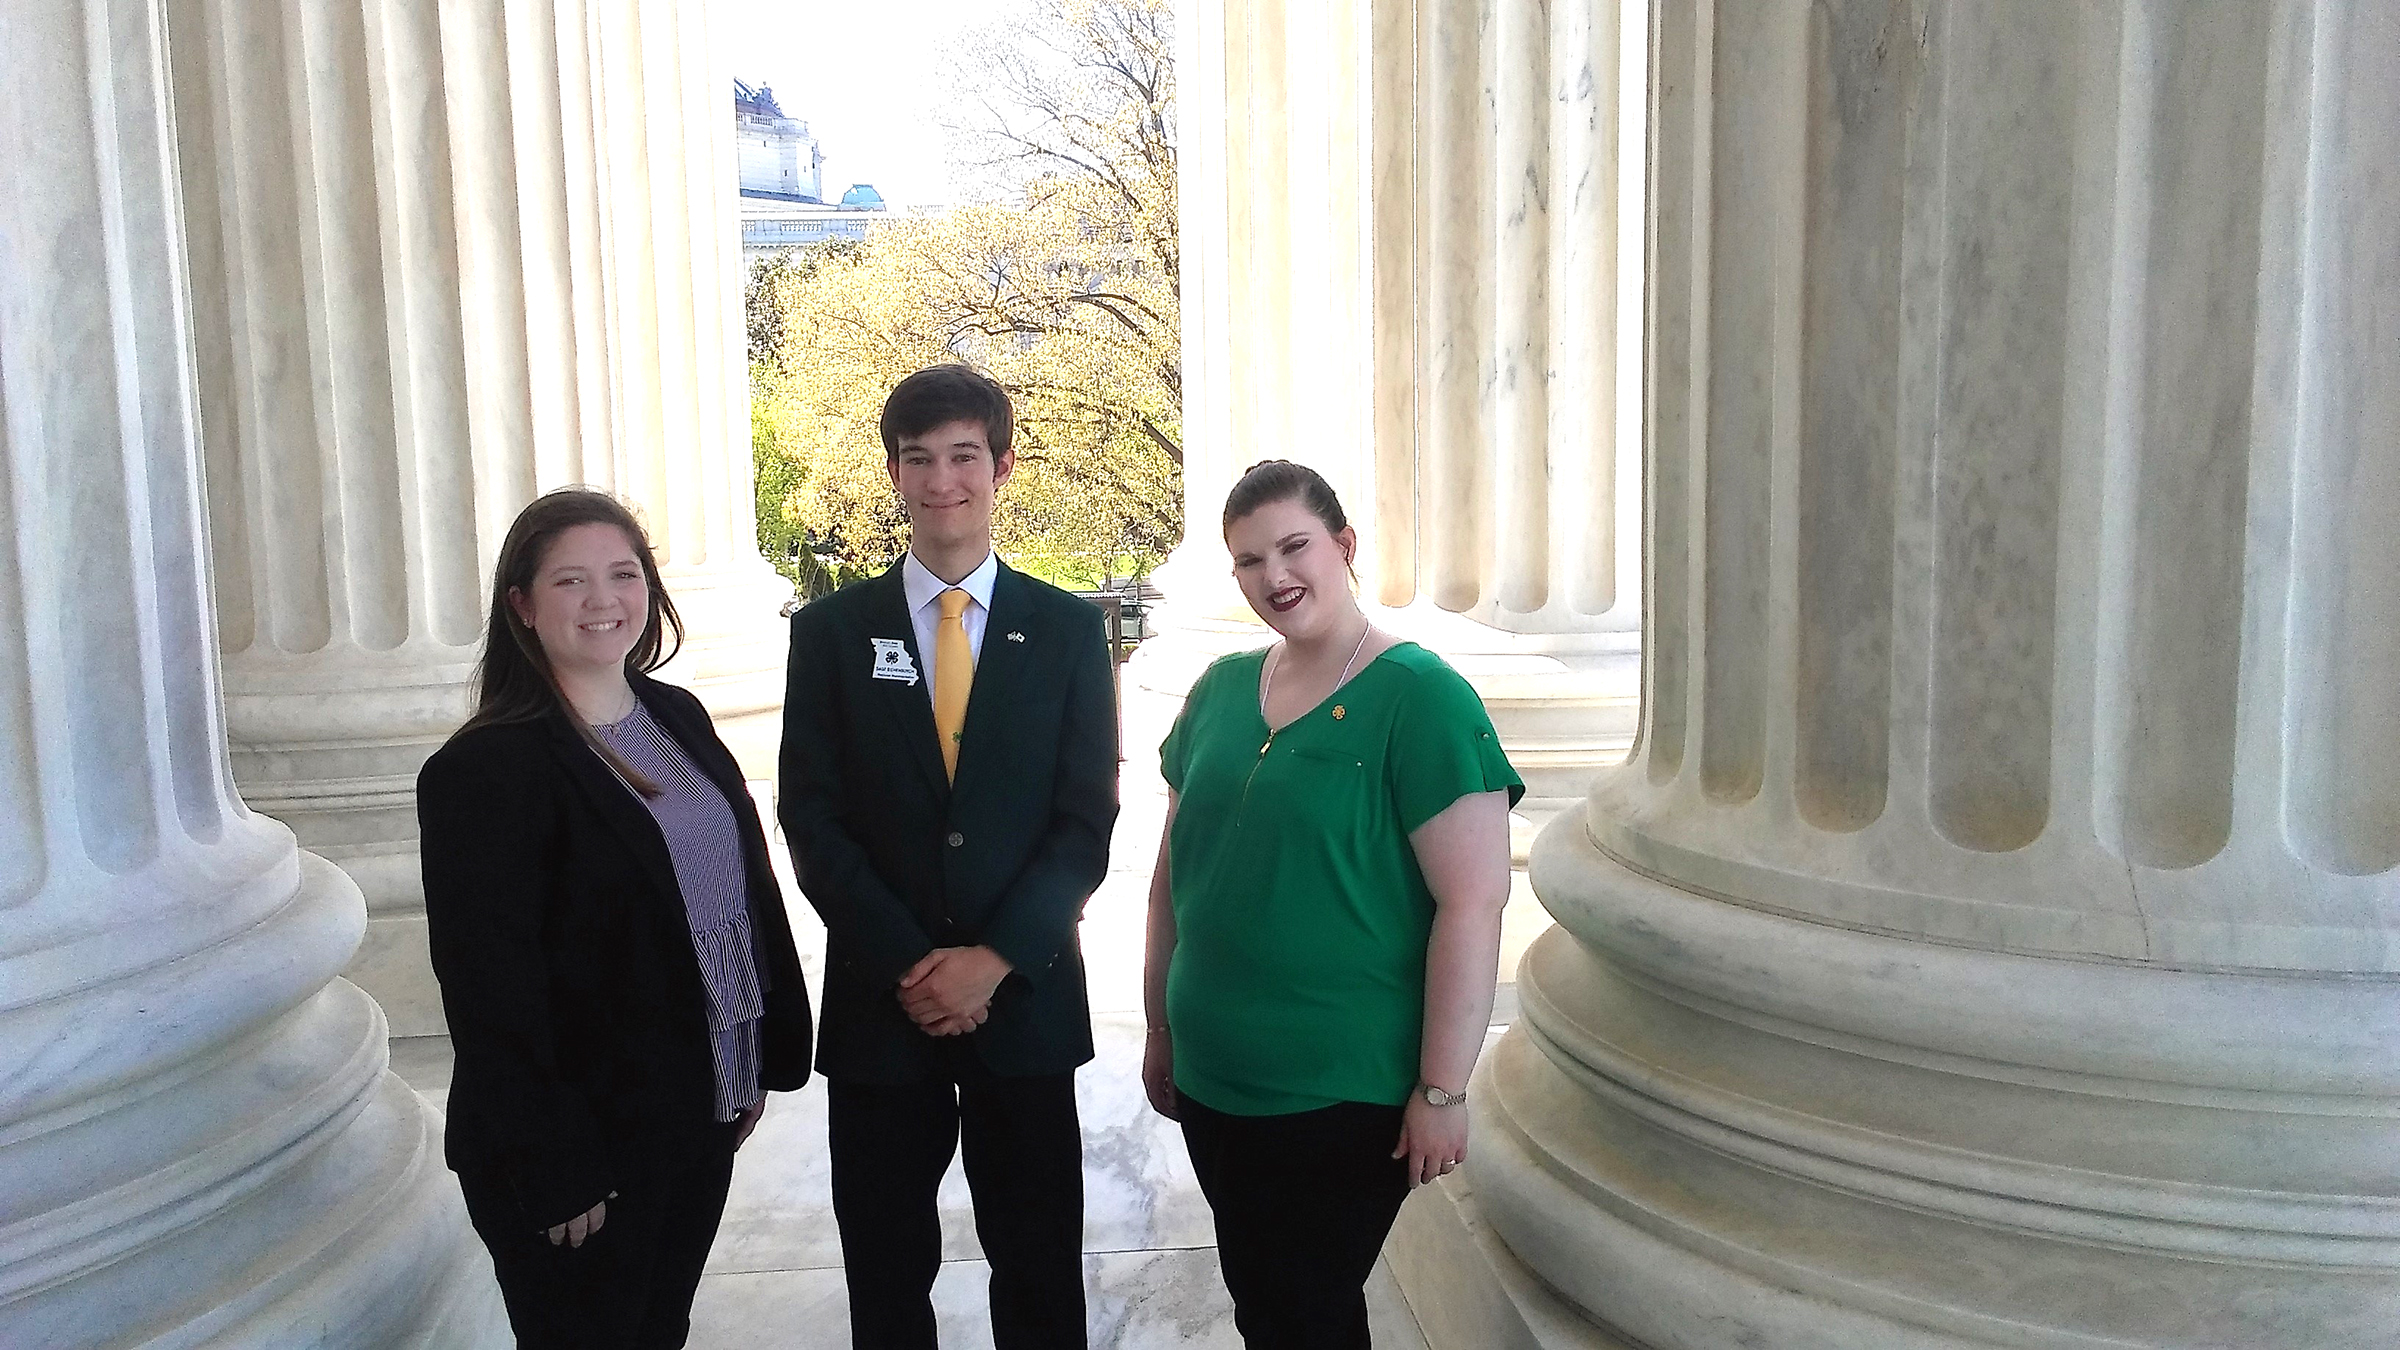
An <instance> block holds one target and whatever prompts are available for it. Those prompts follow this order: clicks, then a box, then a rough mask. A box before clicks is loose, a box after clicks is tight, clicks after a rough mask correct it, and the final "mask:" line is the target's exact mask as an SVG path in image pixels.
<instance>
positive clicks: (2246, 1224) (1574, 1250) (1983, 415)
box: [1392, 0, 2400, 1350]
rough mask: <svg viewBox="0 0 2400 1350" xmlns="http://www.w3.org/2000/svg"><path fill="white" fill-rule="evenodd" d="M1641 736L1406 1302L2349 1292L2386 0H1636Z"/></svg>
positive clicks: (2373, 1101) (2381, 697)
mask: <svg viewBox="0 0 2400 1350" xmlns="http://www.w3.org/2000/svg"><path fill="white" fill-rule="evenodd" d="M1658 19H1659V27H1658V30H1657V32H1656V33H1655V34H1654V45H1653V49H1652V50H1653V57H1652V59H1653V70H1652V94H1653V97H1654V99H1655V114H1656V117H1655V122H1654V126H1655V132H1654V137H1653V142H1652V144H1653V152H1652V157H1651V162H1652V166H1653V175H1654V176H1653V179H1652V182H1653V192H1654V197H1653V202H1654V206H1653V210H1654V216H1653V220H1652V224H1651V230H1652V238H1651V255H1650V256H1651V267H1652V279H1651V280H1652V284H1651V295H1652V297H1653V303H1652V326H1651V344H1652V345H1651V347H1650V349H1649V352H1648V368H1649V372H1650V389H1649V398H1650V409H1649V418H1648V427H1649V436H1650V445H1649V454H1650V461H1649V463H1650V470H1651V475H1650V486H1651V494H1650V501H1649V508H1648V521H1647V536H1648V562H1649V575H1650V586H1651V594H1650V597H1649V632H1648V634H1647V650H1648V653H1649V657H1650V661H1649V670H1648V676H1647V683H1646V688H1645V695H1646V697H1645V705H1644V707H1645V710H1644V713H1643V717H1642V729H1641V741H1640V745H1639V748H1638V749H1637V751H1636V753H1635V754H1634V756H1633V758H1632V760H1631V761H1630V762H1629V763H1628V764H1627V765H1625V766H1624V767H1623V768H1622V769H1619V770H1616V771H1614V772H1612V773H1610V774H1608V775H1606V776H1604V777H1603V778H1602V780H1601V781H1600V782H1599V783H1598V784H1597V785H1596V786H1595V787H1594V789H1593V791H1592V794H1591V798H1590V801H1589V803H1588V805H1587V809H1586V810H1585V811H1584V812H1583V813H1582V814H1580V815H1570V816H1562V817H1561V818H1560V819H1559V820H1557V821H1556V822H1555V823H1554V824H1553V825H1552V826H1551V827H1550V828H1549V829H1548V830H1547V831H1545V832H1544V834H1543V835H1542V837H1541V839H1540V841H1539V844H1538V845H1537V847H1536V850H1535V854H1534V859H1533V878H1534V884H1535V886H1536V888H1537V890H1538V891H1539V892H1540V894H1541V896H1542V898H1543V900H1544V901H1545V902H1546V903H1547V904H1548V905H1549V907H1550V908H1551V909H1552V910H1553V911H1554V912H1555V913H1556V914H1557V916H1558V918H1559V922H1560V927H1559V928H1557V929H1555V930H1553V931H1552V932H1551V933H1550V934H1549V935H1548V936H1546V937H1545V938H1543V939H1542V940H1541V941H1540V942H1539V943H1537V944H1536V946H1535V947H1534V949H1533V951H1532V952H1531V953H1530V955H1529V956H1528V957H1527V959H1526V961H1525V964H1524V966H1523V968H1522V970H1521V973H1520V977H1519V989H1520V992H1521V995H1522V999H1523V1017H1522V1020H1521V1021H1520V1022H1519V1023H1518V1025H1517V1026H1516V1027H1515V1028H1514V1029H1513V1030H1512V1031H1511V1032H1510V1033H1509V1034H1508V1036H1507V1037H1506V1038H1505V1039H1504V1040H1503V1041H1502V1042H1501V1043H1500V1044H1499V1045H1498V1046H1497V1047H1496V1048H1495V1050H1494V1052H1493V1053H1492V1054H1491V1055H1490V1056H1489V1057H1488V1060H1487V1063H1486V1065H1485V1067H1484V1069H1483V1070H1482V1071H1481V1073H1480V1074H1479V1075H1478V1079H1477V1082H1476V1084H1475V1089H1474V1095H1475V1097H1476V1100H1477V1102H1478V1104H1479V1105H1478V1108H1477V1117H1476V1130H1477V1140H1476V1145H1475V1150H1476V1151H1475V1154H1474V1156H1473V1157H1472V1159H1471V1160H1470V1162H1469V1164H1468V1167H1467V1168H1466V1169H1465V1171H1464V1173H1463V1174H1462V1176H1461V1178H1459V1179H1458V1180H1456V1181H1455V1182H1454V1183H1452V1184H1445V1185H1444V1186H1441V1187H1438V1188H1435V1189H1433V1190H1431V1191H1429V1192H1428V1193H1426V1195H1425V1196H1423V1197H1422V1198H1420V1199H1419V1200H1418V1201H1417V1202H1415V1203H1413V1204H1412V1205H1411V1206H1410V1207H1409V1210H1408V1211H1407V1213H1406V1215H1405V1216H1404V1218H1403V1220H1402V1225H1401V1230H1400V1233H1399V1235H1398V1236H1397V1237H1396V1238H1395V1241H1394V1244H1393V1247H1392V1253H1393V1257H1394V1261H1395V1264H1396V1265H1397V1266H1399V1267H1400V1269H1401V1275H1402V1278H1403V1282H1404V1284H1405V1285H1407V1286H1408V1287H1409V1290H1410V1293H1411V1301H1412V1304H1413V1305H1414V1306H1415V1307H1416V1308H1417V1309H1418V1310H1419V1311H1420V1312H1421V1313H1423V1312H1426V1311H1427V1310H1428V1309H1432V1310H1434V1312H1433V1315H1432V1316H1429V1317H1428V1318H1427V1322H1428V1329H1429V1331H1430V1332H1431V1333H1432V1336H1431V1339H1432V1340H1433V1343H1434V1344H1436V1345H1437V1346H1443V1345H1450V1346H1466V1345H1473V1346H1478V1347H1489V1346H1534V1345H1539V1346H1610V1347H1615V1346H1632V1345H1641V1346H1649V1347H1656V1348H1657V1350H1701V1348H1702V1347H1708V1348H1711V1350H1713V1348H1715V1347H1734V1346H1757V1345H1772V1346H1777V1347H1787V1348H1804V1347H1828V1348H1829V1350H1830V1348H1831V1347H1844V1348H1845V1350H1849V1348H1855V1347H1900V1346H1907V1347H1926V1348H1929V1350H1930V1348H1933V1347H1942V1348H1953V1347H1955V1348H1958V1350H1964V1348H1965V1347H1987V1346H2058V1347H2065V1346H2097V1345H2128V1346H2130V1345H2140V1346H2243V1347H2292V1348H2293V1350H2300V1348H2301V1347H2307V1348H2308V1350H2321V1348H2323V1347H2368V1346H2385V1345H2389V1344H2390V1343H2391V1339H2392V1328H2393V1327H2394V1326H2396V1325H2400V1173H2396V1172H2395V1169H2394V1167H2393V1162H2392V1160H2393V1159H2394V1158H2395V1157H2400V768H2395V765H2396V764H2400V739H2396V738H2400V685H2396V684H2395V682H2394V681H2393V679H2392V678H2391V672H2392V671H2393V669H2394V668H2395V667H2400V580H2396V579H2395V577H2396V574H2395V572H2394V570H2393V568H2392V566H2391V561H2390V544H2389V541H2390V539H2391V537H2392V535H2393V533H2394V531H2395V530H2400V396H2396V395H2395V393H2394V392H2393V391H2394V390H2395V389H2400V224H2396V223H2395V222H2400V175H2395V174H2394V173H2393V172H2392V164H2393V162H2394V159H2395V156H2396V155H2400V132H2396V130H2395V125H2394V123H2393V121H2392V119H2391V118H2390V116H2389V115H2388V113H2389V91H2390V90H2392V89H2393V88H2394V87H2400V17H2396V16H2395V15H2394V14H2393V13H2392V12H2391V11H2390V10H2389V8H2388V7H2386V6H2379V5H2370V4H2352V3H2337V2H2333V0H2328V2H2327V3H2318V4H2292V5H2277V6H2264V5H2260V6H2252V5H2239V6H2204V7H2199V8H2191V7H2185V6H2165V5H2154V4H2148V3H2142V2H2141V0H2122V2H2118V0H2090V2H2089V3H2082V4H2075V5H2027V6H1981V5H1948V4H1934V3H1917V4H1908V3H1903V4H1896V5H1895V4H1888V3H1883V0H1875V2H1874V3H1866V2H1865V0H1848V2H1844V3H1830V4H1823V3H1821V4H1815V5H1800V4H1782V3H1765V2H1764V0H1740V2H1738V3H1736V2H1732V0H1727V2H1725V3H1718V4H1714V5H1703V6H1680V5H1667V6H1661V7H1660V9H1659V10H1658Z"/></svg>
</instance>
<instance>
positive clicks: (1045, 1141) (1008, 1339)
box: [827, 1043, 1084, 1350]
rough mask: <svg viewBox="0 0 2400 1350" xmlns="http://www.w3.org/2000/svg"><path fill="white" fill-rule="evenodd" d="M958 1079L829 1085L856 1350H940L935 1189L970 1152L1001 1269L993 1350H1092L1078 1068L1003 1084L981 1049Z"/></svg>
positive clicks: (987, 1237) (950, 1058)
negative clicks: (957, 1155) (1087, 1334)
mask: <svg viewBox="0 0 2400 1350" xmlns="http://www.w3.org/2000/svg"><path fill="white" fill-rule="evenodd" d="M957 1049H958V1051H959V1052H960V1053H957V1054H952V1055H946V1056H945V1057H944V1058H945V1059H946V1060H947V1062H948V1064H949V1065H950V1072H949V1073H948V1074H947V1075H946V1076H945V1077H942V1078H938V1079H933V1080H930V1081H927V1082H922V1083H909V1084H904V1085H900V1086H888V1085H880V1084H873V1083H855V1082H843V1081H840V1080H832V1081H829V1083H828V1085H827V1134H828V1136H829V1143H830V1145H831V1150H832V1155H833V1157H832V1163H833V1217H834V1221H835V1222H836V1223H838V1224H839V1225H840V1226H841V1230H842V1270H843V1275H844V1279H845V1281H846V1282H847V1283H848V1285H849V1286H850V1343H851V1345H853V1346H855V1347H857V1350H934V1335H933V1299H932V1290H933V1277H934V1275H935V1274H936V1273H937V1272H939V1271H940V1269H941V1265H942V1221H941V1215H940V1214H939V1212H938V1211H936V1209H935V1208H934V1192H935V1191H936V1190H937V1189H938V1188H939V1187H940V1185H941V1182H942V1174H943V1173H944V1172H946V1171H948V1170H949V1168H950V1155H951V1152H952V1151H953V1150H954V1149H958V1148H961V1147H962V1146H963V1148H964V1151H965V1153H966V1164H967V1185H968V1187H969V1189H970V1190H971V1191H972V1192H973V1194H974V1198H975V1233H976V1236H978V1237H980V1238H981V1239H982V1240H983V1251H984V1255H985V1257H986V1258H987V1259H989V1260H990V1262H991V1265H992V1283H991V1307H992V1344H993V1346H994V1347H995V1350H1061V1347H1073V1348H1074V1350H1083V1346H1084V1315H1083V1132H1082V1127H1081V1126H1080V1125H1079V1124H1078V1123H1077V1120H1076V1116H1075V1075H1074V1073H1073V1072H1071V1071H1070V1072H1067V1073H1052V1074H1039V1075H1034V1076H1031V1077H1024V1078H1003V1077H1000V1076H998V1075H995V1074H993V1073H992V1072H991V1071H990V1070H988V1069H986V1068H984V1067H983V1065H982V1062H981V1061H979V1060H978V1059H976V1057H975V1055H974V1054H973V1052H972V1050H971V1048H970V1047H968V1046H967V1045H965V1044H963V1043H962V1044H960V1045H959V1046H958V1047H957Z"/></svg>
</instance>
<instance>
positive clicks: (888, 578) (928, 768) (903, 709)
mask: <svg viewBox="0 0 2400 1350" xmlns="http://www.w3.org/2000/svg"><path fill="white" fill-rule="evenodd" d="M871 584H872V585H873V586H875V587H876V594H875V598H874V601H873V603H871V604H869V605H868V606H867V636H868V637H869V638H896V639H898V640H899V641H901V642H902V643H905V644H906V645H907V647H908V655H909V659H911V660H912V661H914V662H916V666H917V679H916V680H915V681H914V682H913V683H912V682H910V681H907V680H879V679H873V678H870V679H869V680H868V681H867V683H868V684H870V685H872V686H874V689H875V691H876V694H875V697H874V698H873V700H872V701H874V702H877V703H881V704H882V705H883V706H884V709H885V711H886V712H888V713H889V714H890V716H891V717H892V719H893V724H894V726H893V729H894V730H895V731H896V732H897V733H898V734H899V737H900V743H901V744H902V745H903V746H904V747H906V749H907V752H908V756H909V758H911V759H913V760H915V761H916V762H917V767H918V768H919V769H920V770H922V771H923V772H924V774H925V780H926V781H927V782H928V783H931V784H932V785H933V790H934V791H935V792H937V793H940V794H942V795H944V796H947V795H949V792H950V775H949V773H948V772H947V771H945V770H944V769H943V768H942V743H941V741H940V739H939V738H938V737H937V736H936V735H935V733H934V729H933V694H932V692H931V684H930V683H929V682H930V681H931V680H932V678H933V663H932V662H931V661H929V660H927V659H926V654H925V653H924V652H921V651H918V650H917V630H916V625H915V624H913V623H911V622H910V620H909V614H908V587H907V585H906V583H904V582H903V581H902V580H901V579H900V567H899V565H898V564H894V565H893V567H892V568H891V570H890V571H888V572H885V573H884V574H883V575H882V576H880V577H877V578H876V579H875V580H874V581H873V582H872V583H871ZM874 657H875V645H874V643H873V642H862V643H860V644H859V650H858V651H856V652H841V653H837V654H836V657H835V659H837V660H842V661H858V662H861V663H868V662H872V661H873V660H874ZM968 702H969V708H968V721H969V724H970V725H972V723H973V720H974V709H973V698H972V697H971V696H970V698H969V700H968Z"/></svg>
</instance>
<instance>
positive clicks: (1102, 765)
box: [777, 564, 1117, 1083]
mask: <svg viewBox="0 0 2400 1350" xmlns="http://www.w3.org/2000/svg"><path fill="white" fill-rule="evenodd" d="M878 640H881V642H882V643H884V644H886V647H887V648H888V644H889V643H892V642H898V643H901V644H903V646H904V648H905V650H906V651H907V652H908V653H909V657H910V659H911V660H912V661H913V663H914V665H915V668H916V670H917V672H919V673H920V679H919V680H918V681H914V682H912V681H906V680H901V679H889V678H877V677H876V676H875V674H874V671H875V667H876V663H877V659H878V654H879V651H880V650H883V649H882V648H879V647H878ZM916 647H917V643H916V635H915V632H914V630H913V628H912V627H911V625H910V623H909V615H908V601H907V598H906V590H905V588H904V586H903V584H902V581H901V573H900V568H899V567H897V566H895V567H893V568H892V569H890V570H889V571H887V572H885V573H884V574H883V575H881V576H879V577H876V578H874V579H872V580H868V581H862V582H859V583H857V584H855V585H851V586H847V587H844V588H843V589H842V590H840V591H838V592H836V593H835V594H833V595H829V596H826V597H825V598H823V599H821V600H818V601H816V602H814V603H812V604H810V605H808V606H806V607H805V608H803V609H801V610H800V612H799V613H797V614H795V615H794V616H793V617H792V651H791V667H790V681H789V687H788V688H787V689H786V691H785V697H784V711H783V758H782V782H781V785H780V786H781V794H782V795H781V800H780V805H779V807H778V811H777V814H778V816H779V817H780V818H781V820H782V822H783V829H784V835H785V838H786V840H787V841H788V843H789V844H790V846H791V850H792V861H793V863H794V865H795V867H796V868H797V870H798V873H799V878H800V889H801V891H802V892H803V893H804V894H806V895H807V896H808V899H809V903H811V904H813V905H815V906H816V908H817V912H818V913H819V914H820V915H822V916H823V917H824V920H825V928H826V972H825V1003H824V1009H823V1014H822V1016H821V1018H820V1019H819V1022H818V1040H817V1045H818V1051H817V1054H818V1059H817V1064H818V1068H819V1069H820V1070H822V1071H823V1072H824V1073H825V1075H826V1076H827V1077H829V1078H836V1079H843V1080H848V1081H853V1082H863V1083H907V1082H915V1081H920V1080H922V1079H924V1078H927V1077H931V1076H934V1075H935V1074H936V1073H938V1072H939V1071H940V1064H939V1060H938V1058H937V1056H938V1055H939V1054H940V1049H939V1047H938V1045H937V1043H936V1041H935V1039H934V1038H933V1037H931V1036H928V1035H926V1034H925V1033H924V1032H922V1031H920V1030H918V1029H917V1027H916V1026H915V1024H914V1023H912V1022H911V1021H909V1019H908V1017H907V1015H906V1014H905V1013H904V1012H903V1011H902V1010H901V1008H900V1002H899V998H898V996H897V992H896V991H897V989H898V985H899V980H900V977H901V976H902V975H903V974H905V973H906V972H907V971H908V969H909V967H911V966H913V965H915V964H916V962H917V960H918V959H919V958H921V957H923V956H924V955H925V954H926V953H927V952H929V951H931V950H933V949H934V948H936V947H964V946H974V945H978V944H982V945H987V946H989V947H991V948H992V949H993V950H995V951H997V952H999V953H1000V954H1001V955H1002V956H1003V957H1006V958H1007V959H1008V961H1009V964H1010V965H1012V966H1014V967H1015V971H1014V973H1012V974H1011V975H1010V976H1009V977H1008V978H1007V979H1006V980H1004V981H1002V982H1001V985H1000V988H999V990H998V991H997V992H996V993H995V994H994V996H993V999H992V1011H991V1018H990V1020H989V1021H987V1022H985V1023H984V1025H983V1026H982V1027H980V1028H978V1029H977V1030H976V1031H974V1032H972V1033H969V1035H968V1036H967V1038H966V1039H967V1041H968V1042H969V1043H970V1044H971V1045H972V1046H973V1048H974V1050H975V1052H976V1054H977V1055H978V1056H979V1057H980V1058H981V1059H982V1061H983V1063H984V1064H985V1066H986V1067H988V1068H989V1069H991V1070H992V1071H993V1072H994V1073H998V1074H1007V1075H1022V1074H1037V1073H1057V1072H1062V1071H1064V1070H1067V1069H1072V1068H1074V1067H1075V1066H1077V1065H1079V1064H1082V1063H1084V1062H1085V1061H1086V1060H1089V1059H1090V1058H1091V1057H1092V1028H1091V1011H1090V1007H1089V1005H1088V1003H1087V1001H1086V998H1085V994H1084V980H1083V955H1082V951H1081V949H1080V947H1079V946H1078V944H1077V941H1076V925H1077V924H1078V923H1079V922H1080V921H1081V919H1082V917H1083V906H1084V902H1085V901H1086V900H1088V899H1089V898H1090V897H1091V894H1092V892H1093V891H1094V890H1096V889H1097V888H1098V887H1099V885H1100V882H1101V879H1102V878H1103V877H1104V876H1105V875H1106V874H1107V870H1108V839H1109V831H1110V830H1111V829H1112V828H1113V827H1114V825H1115V823H1116V817H1117V711H1116V693H1115V687H1114V683H1113V681H1112V679H1111V676H1110V669H1109V656H1108V648H1107V642H1106V638H1105V635H1104V634H1103V632H1102V628H1101V618H1100V611H1099V610H1098V608H1097V607H1095V606H1094V605H1092V604H1091V603H1090V602H1088V601H1086V600H1083V599H1080V598H1078V597H1076V596H1073V595H1070V594H1068V593H1067V592H1065V591H1062V590H1059V589H1058V588H1057V587H1055V586H1050V585H1047V584H1045V583H1043V582H1039V581H1036V580H1034V579H1032V578H1030V577H1027V576H1025V575H1024V574H1023V573H1020V572H1016V571H1014V570H1011V569H1010V568H1009V567H1007V566H1006V565H1005V564H1003V565H1002V566H1001V567H1000V569H999V575H998V576H997V577H996V578H995V579H994V581H993V583H992V607H991V613H990V614H989V615H987V616H986V622H985V626H984V637H983V647H982V650H981V652H980V653H979V654H978V656H977V660H976V666H975V683H974V686H973V692H972V693H971V694H970V695H969V697H968V702H967V721H966V727H965V729H964V731H963V733H962V736H961V740H960V743H959V759H958V781H957V782H956V783H955V784H952V783H951V782H949V781H948V780H947V777H946V775H945V774H944V773H943V770H942V756H941V749H940V747H939V745H938V744H937V743H936V741H935V738H934V727H933V703H932V699H931V698H930V697H928V695H927V692H926V687H925V685H924V683H923V682H922V679H921V676H922V674H923V673H927V672H930V671H931V670H932V663H931V661H930V660H929V656H930V653H925V652H920V651H918V650H917V649H916ZM887 669H888V667H887Z"/></svg>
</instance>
